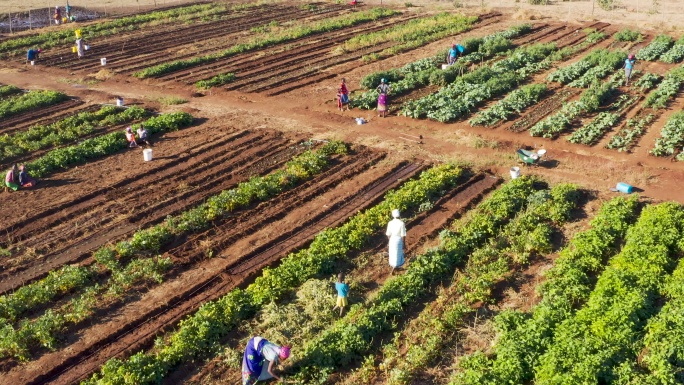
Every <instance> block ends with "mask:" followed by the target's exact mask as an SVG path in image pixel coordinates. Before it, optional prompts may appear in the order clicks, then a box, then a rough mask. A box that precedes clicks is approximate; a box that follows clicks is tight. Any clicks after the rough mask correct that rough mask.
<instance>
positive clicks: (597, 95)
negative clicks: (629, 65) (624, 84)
mask: <svg viewBox="0 0 684 385" xmlns="http://www.w3.org/2000/svg"><path fill="white" fill-rule="evenodd" d="M614 91H615V85H614V84H613V83H611V82H605V83H600V82H598V81H595V82H594V84H592V86H591V87H589V88H588V89H587V90H586V91H584V92H583V93H582V95H581V96H580V99H579V100H576V101H574V102H571V103H568V104H565V105H563V107H562V108H561V109H560V111H558V112H556V113H555V114H553V115H551V116H549V117H547V118H546V119H544V120H542V121H540V122H539V123H537V124H535V125H534V126H532V127H531V128H530V135H532V136H543V137H544V138H555V137H557V136H558V135H559V134H560V133H561V132H563V131H564V130H565V129H567V128H568V127H569V126H570V124H571V123H572V121H573V120H574V119H576V118H577V117H579V116H580V115H582V114H584V113H592V112H595V111H597V110H598V109H599V107H601V106H602V105H603V104H604V103H605V102H606V101H607V100H608V98H609V97H610V95H611V94H612V93H613V92H614Z"/></svg>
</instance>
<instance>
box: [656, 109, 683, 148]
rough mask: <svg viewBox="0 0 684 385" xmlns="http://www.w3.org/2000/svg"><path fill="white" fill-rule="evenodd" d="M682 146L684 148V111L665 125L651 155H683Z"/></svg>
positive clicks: (677, 113)
mask: <svg viewBox="0 0 684 385" xmlns="http://www.w3.org/2000/svg"><path fill="white" fill-rule="evenodd" d="M682 146H684V111H679V112H676V113H675V114H674V115H672V116H671V117H670V119H669V120H668V121H667V123H665V126H664V127H663V129H662V131H661V132H660V137H659V138H657V139H656V142H655V146H654V147H653V149H652V150H651V154H653V155H655V156H668V155H674V154H675V153H677V152H679V153H680V154H681V150H682ZM679 158H680V156H677V159H679ZM679 160H684V159H679Z"/></svg>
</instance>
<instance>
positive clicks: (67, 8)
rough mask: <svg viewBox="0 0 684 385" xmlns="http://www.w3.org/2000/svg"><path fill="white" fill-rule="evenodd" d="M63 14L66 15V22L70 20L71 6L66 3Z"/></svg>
mask: <svg viewBox="0 0 684 385" xmlns="http://www.w3.org/2000/svg"><path fill="white" fill-rule="evenodd" d="M64 12H65V13H66V17H67V20H71V5H69V2H68V1H67V3H66V7H64Z"/></svg>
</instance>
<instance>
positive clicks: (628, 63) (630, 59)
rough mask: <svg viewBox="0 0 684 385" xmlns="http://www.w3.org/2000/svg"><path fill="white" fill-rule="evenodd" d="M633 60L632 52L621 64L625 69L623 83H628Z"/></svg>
mask: <svg viewBox="0 0 684 385" xmlns="http://www.w3.org/2000/svg"><path fill="white" fill-rule="evenodd" d="M635 62H636V58H635V57H634V54H633V53H630V54H629V56H627V60H625V64H623V65H622V68H624V69H625V78H626V79H627V82H626V83H625V85H629V78H631V77H632V69H633V68H634V63H635Z"/></svg>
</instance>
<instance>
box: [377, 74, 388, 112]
mask: <svg viewBox="0 0 684 385" xmlns="http://www.w3.org/2000/svg"><path fill="white" fill-rule="evenodd" d="M376 89H377V90H378V92H379V94H378V116H382V117H383V118H384V117H385V115H386V114H387V95H388V94H389V92H390V86H389V84H387V79H385V78H382V79H380V85H379V86H378V88H376Z"/></svg>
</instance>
